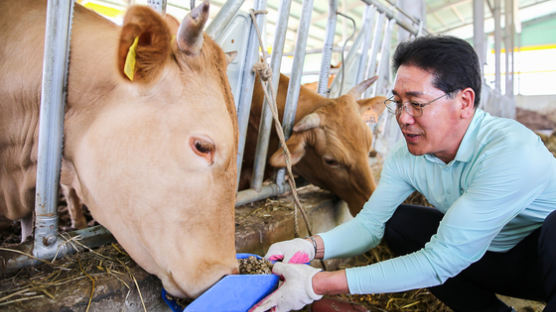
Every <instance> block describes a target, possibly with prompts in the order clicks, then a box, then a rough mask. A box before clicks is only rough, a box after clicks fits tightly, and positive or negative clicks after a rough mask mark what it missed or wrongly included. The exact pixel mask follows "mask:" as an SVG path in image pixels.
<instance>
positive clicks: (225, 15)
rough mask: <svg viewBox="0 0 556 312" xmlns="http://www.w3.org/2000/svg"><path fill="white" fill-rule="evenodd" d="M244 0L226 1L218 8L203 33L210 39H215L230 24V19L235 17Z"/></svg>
mask: <svg viewBox="0 0 556 312" xmlns="http://www.w3.org/2000/svg"><path fill="white" fill-rule="evenodd" d="M243 2H245V0H228V1H226V3H225V4H224V5H223V6H222V8H220V11H218V13H217V14H216V16H215V17H214V19H213V20H212V22H210V24H209V25H208V26H207V29H206V30H205V32H206V33H207V34H208V35H209V36H210V37H211V38H216V35H217V34H219V33H221V32H222V30H224V28H225V27H226V26H227V25H228V24H229V23H230V21H231V20H232V18H233V17H234V16H235V15H236V13H237V11H239V8H240V7H241V6H242V5H243Z"/></svg>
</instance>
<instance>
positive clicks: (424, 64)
mask: <svg viewBox="0 0 556 312" xmlns="http://www.w3.org/2000/svg"><path fill="white" fill-rule="evenodd" d="M401 65H413V66H417V67H419V68H421V69H423V70H426V71H429V72H431V73H432V74H433V75H434V79H433V81H432V83H433V86H434V87H435V88H438V89H440V90H442V91H444V92H445V93H451V92H453V91H456V90H463V89H465V88H471V89H473V91H475V103H474V106H475V107H478V106H479V102H480V99H481V70H480V67H479V58H478V57H477V53H475V50H474V49H473V47H472V46H471V45H470V44H469V43H467V42H466V41H465V40H462V39H459V38H456V37H451V36H425V37H418V38H417V39H415V40H412V41H406V42H402V43H400V44H399V45H398V47H397V48H396V52H395V53H394V59H393V65H392V67H393V70H394V72H397V71H398V68H399V67H400V66H401Z"/></svg>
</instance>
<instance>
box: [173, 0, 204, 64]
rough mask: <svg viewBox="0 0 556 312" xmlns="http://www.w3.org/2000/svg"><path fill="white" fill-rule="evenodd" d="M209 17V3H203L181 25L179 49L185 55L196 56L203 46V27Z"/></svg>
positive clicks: (178, 39) (178, 37)
mask: <svg viewBox="0 0 556 312" xmlns="http://www.w3.org/2000/svg"><path fill="white" fill-rule="evenodd" d="M208 16H209V2H208V0H205V1H203V3H201V4H200V5H199V6H197V7H196V8H194V9H193V10H191V12H189V14H187V15H186V16H185V17H184V18H183V21H182V22H181V24H180V28H179V30H178V36H177V42H178V47H179V48H180V50H182V51H183V52H185V53H188V54H193V55H196V54H198V53H199V51H201V47H202V46H203V27H204V26H205V23H206V22H207V19H208Z"/></svg>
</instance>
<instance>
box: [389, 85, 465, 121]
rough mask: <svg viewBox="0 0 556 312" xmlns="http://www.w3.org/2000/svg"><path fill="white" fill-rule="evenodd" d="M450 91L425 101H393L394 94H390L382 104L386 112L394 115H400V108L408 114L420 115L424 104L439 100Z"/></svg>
mask: <svg viewBox="0 0 556 312" xmlns="http://www.w3.org/2000/svg"><path fill="white" fill-rule="evenodd" d="M452 92H454V91H452ZM452 92H448V93H444V94H443V95H441V96H439V97H437V98H436V99H434V100H432V101H430V102H427V103H417V102H407V103H403V102H401V101H395V100H394V97H395V96H392V97H391V98H389V99H387V100H385V101H384V105H386V109H387V110H388V112H390V113H392V114H395V115H396V116H399V115H401V113H402V110H405V112H406V113H407V114H409V115H410V116H413V117H421V116H422V115H423V108H425V106H427V105H429V104H432V103H433V102H434V101H436V100H440V99H441V98H443V97H445V96H446V95H448V94H451V93H452Z"/></svg>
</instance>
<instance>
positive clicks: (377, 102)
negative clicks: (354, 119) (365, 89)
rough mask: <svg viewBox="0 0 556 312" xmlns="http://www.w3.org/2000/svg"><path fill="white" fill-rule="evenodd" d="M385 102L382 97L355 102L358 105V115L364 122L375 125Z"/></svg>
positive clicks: (384, 106)
mask: <svg viewBox="0 0 556 312" xmlns="http://www.w3.org/2000/svg"><path fill="white" fill-rule="evenodd" d="M385 100H386V98H385V97H383V96H375V97H373V98H368V99H361V100H357V103H358V104H359V113H361V119H363V121H364V122H370V123H376V122H378V117H379V116H380V115H381V114H382V112H384V109H385V108H386V105H384V101H385Z"/></svg>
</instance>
